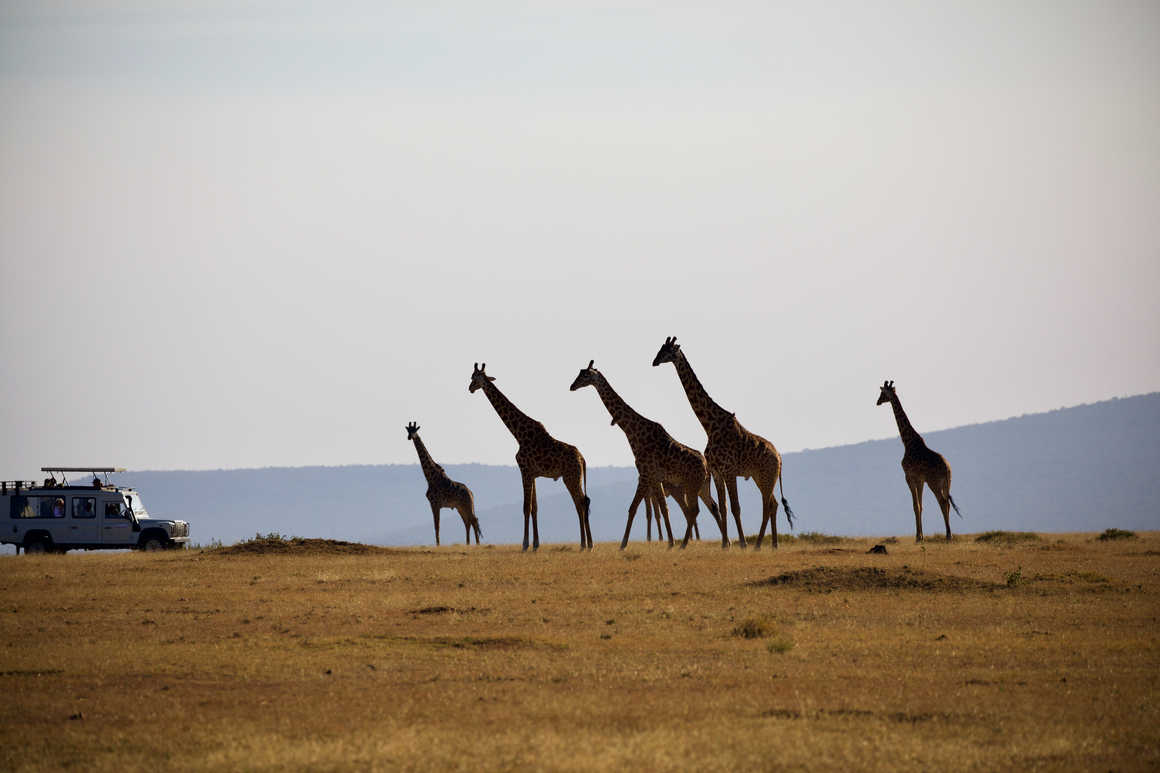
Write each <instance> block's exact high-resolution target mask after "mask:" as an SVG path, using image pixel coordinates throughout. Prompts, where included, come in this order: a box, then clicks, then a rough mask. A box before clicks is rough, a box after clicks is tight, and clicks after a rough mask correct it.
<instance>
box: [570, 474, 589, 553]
mask: <svg viewBox="0 0 1160 773" xmlns="http://www.w3.org/2000/svg"><path fill="white" fill-rule="evenodd" d="M564 485H565V486H566V487H567V489H568V493H569V494H571V495H572V503H573V504H574V505H576V516H577V517H578V518H579V519H580V549H581V550H584V549H585V548H587V549H588V550H591V549H592V527H591V526H589V525H588V504H589V500H588V497H587V496H585V494H584V489H583V487H582V486H581V484H580V474H579V472H577V473H575V474H570V475H566V476H564Z"/></svg>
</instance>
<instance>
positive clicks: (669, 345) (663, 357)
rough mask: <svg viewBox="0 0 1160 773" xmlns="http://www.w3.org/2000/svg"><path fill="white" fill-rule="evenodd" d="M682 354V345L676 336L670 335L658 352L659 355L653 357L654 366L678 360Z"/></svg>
mask: <svg viewBox="0 0 1160 773" xmlns="http://www.w3.org/2000/svg"><path fill="white" fill-rule="evenodd" d="M680 355H681V345H680V344H678V343H677V337H676V336H669V337H668V338H666V339H665V345H664V346H662V347H661V350H660V351H659V352H657V356H656V357H653V367H654V368H655V367H656V366H657V365H660V364H661V363H662V362H676V361H677V358H678V357H680Z"/></svg>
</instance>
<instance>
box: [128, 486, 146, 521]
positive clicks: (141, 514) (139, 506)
mask: <svg viewBox="0 0 1160 773" xmlns="http://www.w3.org/2000/svg"><path fill="white" fill-rule="evenodd" d="M125 496H126V497H133V515H135V516H137V520H141V519H142V518H148V517H149V513H148V511H146V510H145V503H144V502H142V501H141V495H140V494H138V493H137V492H136V491H126V492H125Z"/></svg>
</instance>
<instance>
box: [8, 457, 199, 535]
mask: <svg viewBox="0 0 1160 773" xmlns="http://www.w3.org/2000/svg"><path fill="white" fill-rule="evenodd" d="M42 471H44V472H49V473H52V474H53V475H52V478H51V479H46V480H45V481H44V483H43V484H41V485H35V484H34V483H31V482H28V483H26V482H25V481H3V482H0V543H4V544H9V545H16V546H17V550H18V551H19V550H20V549H21V548H23V549H24V552H26V553H63V552H65V551H67V550H74V549H85V550H94V549H102V548H103V549H125V548H140V549H143V550H160V549H164V548H176V547H184V546H185V544H186V543H187V542H189V524H188V523H187V522H185V521H176V520H166V519H161V518H153V517H151V516H150V515H149V513H148V511H147V510H146V509H145V504H144V503H143V502H142V501H141V495H140V494H138V493H137V492H136V491H135V490H133V489H131V488H125V487H122V486H112V485H109V484H108V483H107V482H102V481H101V479H100V478H99V477H97V476H98V474H99V473H108V472H117V471H118V470H116V469H115V468H112V467H85V468H77V467H51V468H50V467H45V468H42ZM80 471H85V472H89V473H91V474H92V475H93V478H92V483H91V484H89V485H73V484H69V483H68V482H67V480H65V479H64V473H68V472H80ZM56 473H61V477H62V480H61V481H60V482H58V481H57V480H56Z"/></svg>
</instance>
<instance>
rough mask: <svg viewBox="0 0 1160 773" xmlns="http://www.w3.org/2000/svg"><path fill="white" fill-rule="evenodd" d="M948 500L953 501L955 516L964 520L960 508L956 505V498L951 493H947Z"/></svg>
mask: <svg viewBox="0 0 1160 773" xmlns="http://www.w3.org/2000/svg"><path fill="white" fill-rule="evenodd" d="M947 499H949V500H950V501H951V507H953V508H954V509H955V515H957V516H958V517H960V518H962V517H963V514H962V513H960V512H959V506H958V505H956V504H955V498H954V497H952V496H951V495H950V492H949V491H948V492H947Z"/></svg>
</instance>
